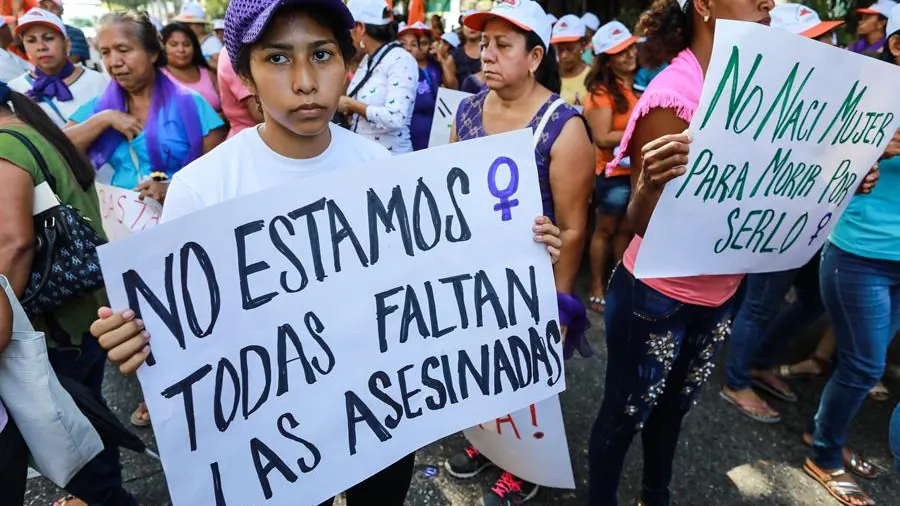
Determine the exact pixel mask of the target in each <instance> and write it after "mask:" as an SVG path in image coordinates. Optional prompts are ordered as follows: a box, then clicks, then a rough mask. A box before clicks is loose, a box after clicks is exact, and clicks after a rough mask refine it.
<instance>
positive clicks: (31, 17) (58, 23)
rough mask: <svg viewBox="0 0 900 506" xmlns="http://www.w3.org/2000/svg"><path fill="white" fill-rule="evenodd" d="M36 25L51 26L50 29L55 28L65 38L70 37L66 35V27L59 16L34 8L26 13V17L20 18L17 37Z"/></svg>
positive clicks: (17, 25) (16, 30)
mask: <svg viewBox="0 0 900 506" xmlns="http://www.w3.org/2000/svg"><path fill="white" fill-rule="evenodd" d="M34 25H46V26H49V27H50V28H53V29H55V30H56V31H58V32H59V33H61V34H62V36H63V37H65V38H68V37H69V36H68V34H67V33H66V26H65V25H63V22H62V20H61V19H59V16H57V15H56V14H53V13H52V12H50V11H45V10H44V9H41V8H40V7H34V8H32V9H31V10H29V11H28V12H26V13H25V15H24V16H22V17H20V18H19V22H18V24H16V29H15V32H16V35H21V34H22V32H24V31H25V30H27V29H28V28H29V27H31V26H34Z"/></svg>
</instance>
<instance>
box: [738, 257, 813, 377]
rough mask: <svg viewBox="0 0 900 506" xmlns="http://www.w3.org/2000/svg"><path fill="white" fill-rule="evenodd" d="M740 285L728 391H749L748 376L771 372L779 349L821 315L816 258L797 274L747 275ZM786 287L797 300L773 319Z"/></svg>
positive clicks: (798, 270) (793, 272) (794, 270)
mask: <svg viewBox="0 0 900 506" xmlns="http://www.w3.org/2000/svg"><path fill="white" fill-rule="evenodd" d="M744 283H745V287H744V299H743V302H742V303H741V306H740V309H739V310H738V312H737V315H736V316H735V318H734V325H733V326H732V330H731V338H730V339H729V352H728V363H727V365H726V377H725V378H726V379H725V384H726V385H728V387H729V388H731V389H734V390H743V389H746V388H750V370H751V369H753V368H756V369H769V368H771V367H772V366H773V365H774V361H775V359H776V357H777V356H778V352H779V351H780V350H781V345H782V344H784V343H785V342H786V341H787V340H788V339H789V338H790V337H791V336H792V335H794V334H795V333H797V332H798V331H800V330H801V329H803V328H804V327H806V326H807V325H810V324H812V323H814V322H815V321H816V320H818V319H819V317H821V316H822V313H823V312H824V311H825V308H824V307H823V306H822V299H821V297H820V295H819V255H815V256H814V257H813V258H812V260H810V261H809V262H807V263H806V265H804V266H803V267H799V268H797V269H792V270H789V271H780V272H770V273H766V274H749V275H748V276H747V278H746V279H745V280H744ZM791 285H794V286H795V287H796V289H797V300H796V302H794V303H793V304H791V305H790V306H789V307H787V308H786V309H785V310H784V311H781V312H780V313H779V311H778V310H779V308H780V307H781V304H782V302H783V301H784V296H785V294H787V292H788V290H790V288H791Z"/></svg>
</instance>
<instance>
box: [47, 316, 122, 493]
mask: <svg viewBox="0 0 900 506" xmlns="http://www.w3.org/2000/svg"><path fill="white" fill-rule="evenodd" d="M54 335H56V336H57V339H58V340H57V342H60V341H63V339H62V338H59V333H54ZM47 353H48V357H49V358H50V365H51V366H52V367H53V370H54V371H55V372H56V373H57V374H60V375H63V376H67V377H69V378H71V379H74V380H76V381H79V382H80V383H82V384H84V385H86V386H87V387H88V388H89V389H90V390H91V393H93V394H94V396H95V397H96V398H97V399H98V400H100V401H101V402H103V403H104V404H105V403H106V402H105V401H104V399H103V393H102V387H103V367H104V365H105V363H106V353H105V352H104V351H103V349H102V348H100V345H99V344H98V343H97V339H95V338H93V337H91V335H90V334H85V335H84V337H83V342H82V345H81V346H78V347H67V346H65V342H63V345H62V346H58V347H56V348H50V349H48V350H47ZM104 444H105V445H106V446H105V447H104V449H103V451H102V452H100V454H99V455H97V456H96V457H94V458H93V459H92V460H91V461H90V462H88V463H87V465H86V466H84V467H83V468H82V469H81V471H79V472H78V473H77V474H76V475H75V476H74V477H73V478H72V480H71V481H70V482H69V483H68V484H67V485H66V492H68V493H70V494H72V495H74V496H76V497H78V498H79V499H81V500H83V501H85V502H86V503H88V504H89V505H90V506H136V505H137V501H135V499H134V497H132V496H131V494H129V493H128V492H126V491H125V489H124V488H122V465H121V464H120V463H119V448H118V447H117V446H113V445H110V444H108V443H104Z"/></svg>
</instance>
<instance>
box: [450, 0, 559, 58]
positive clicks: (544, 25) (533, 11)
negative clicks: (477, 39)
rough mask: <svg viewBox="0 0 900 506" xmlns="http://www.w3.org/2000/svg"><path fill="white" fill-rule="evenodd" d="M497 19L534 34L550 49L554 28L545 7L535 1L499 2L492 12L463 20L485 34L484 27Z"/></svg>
mask: <svg viewBox="0 0 900 506" xmlns="http://www.w3.org/2000/svg"><path fill="white" fill-rule="evenodd" d="M495 18H500V19H504V20H506V21H509V22H510V23H512V24H513V25H515V26H517V27H519V28H521V29H522V30H526V31H529V32H534V33H535V34H536V35H537V36H538V37H539V38H540V39H541V42H543V43H544V47H545V48H547V47H550V34H551V32H552V30H553V27H552V25H551V24H550V19H549V18H548V16H547V13H545V12H544V9H543V7H541V6H540V4H538V3H537V2H535V1H534V0H498V1H497V2H496V3H495V4H494V7H493V8H492V9H491V10H489V11H486V12H476V13H473V14H469V15H468V16H466V17H465V18H463V23H464V24H465V25H466V26H468V27H469V28H471V29H473V30H476V31H479V32H483V31H484V25H485V24H487V22H488V21H489V20H491V19H495Z"/></svg>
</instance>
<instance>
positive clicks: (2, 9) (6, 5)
mask: <svg viewBox="0 0 900 506" xmlns="http://www.w3.org/2000/svg"><path fill="white" fill-rule="evenodd" d="M34 7H40V2H39V0H22V7H21V9H20V10H19V12H13V11H14V10H15V1H14V0H0V15H3V16H17V15H18V16H21V15H23V14H25V13H26V12H28V11H30V10H31V9H32V8H34Z"/></svg>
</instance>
